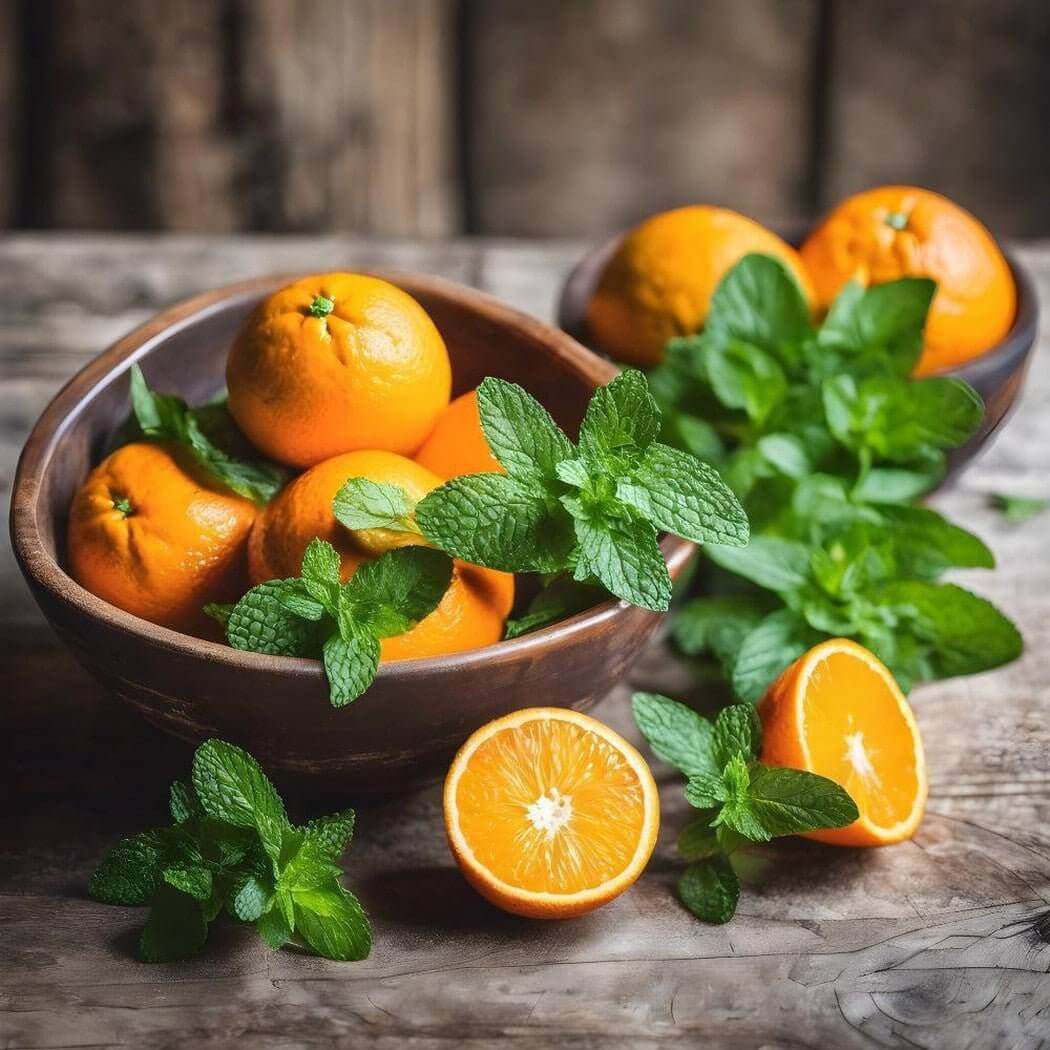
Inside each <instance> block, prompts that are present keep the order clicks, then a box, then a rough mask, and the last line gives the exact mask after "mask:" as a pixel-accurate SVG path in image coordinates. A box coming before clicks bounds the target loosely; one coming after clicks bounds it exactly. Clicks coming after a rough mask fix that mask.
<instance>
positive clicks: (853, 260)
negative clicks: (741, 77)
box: [801, 186, 1017, 375]
mask: <svg viewBox="0 0 1050 1050" xmlns="http://www.w3.org/2000/svg"><path fill="white" fill-rule="evenodd" d="M801 253H802V261H803V262H804V263H805V264H806V268H807V269H808V270H809V273H810V276H811V277H812V279H813V285H814V287H815V289H816V293H817V300H818V303H819V305H820V306H821V307H823V308H827V307H828V306H830V304H831V301H832V300H833V299H834V298H835V296H836V295H837V294H838V292H839V289H841V288H842V286H843V285H844V284H845V283H846V282H847V281H848V280H850V279H851V278H854V277H855V278H857V279H858V280H859V281H861V283H863V284H881V283H882V282H884V281H892V280H894V279H896V278H898V277H930V278H932V279H933V280H935V281H936V282H937V294H936V296H935V297H934V300H933V303H932V305H931V307H930V313H929V317H928V318H927V321H926V336H925V339H924V343H923V352H922V356H921V357H920V358H919V361H918V364H917V365H916V367H915V374H916V375H929V374H930V373H932V372H939V371H942V370H943V369H946V368H951V367H953V366H955V365H959V364H962V363H963V362H964V361H969V360H970V359H971V358H973V357H977V356H979V355H980V354H983V353H984V352H985V351H986V350H988V349H990V348H991V347H993V346H995V344H996V343H998V342H999V341H1000V340H1001V339H1002V338H1003V337H1004V336H1005V335H1006V334H1007V332H1009V330H1010V326H1011V325H1012V324H1013V320H1014V313H1015V311H1016V309H1017V289H1016V287H1015V285H1014V279H1013V275H1012V274H1011V273H1010V266H1009V264H1008V263H1007V261H1006V258H1005V257H1004V256H1003V253H1002V252H1001V251H1000V250H999V246H998V245H997V244H996V243H995V239H994V238H993V237H992V235H991V234H990V233H989V232H988V230H986V229H985V227H984V226H983V225H981V223H980V222H978V221H977V219H975V218H974V217H973V216H972V215H971V214H970V213H969V212H968V211H966V210H965V209H963V208H960V207H959V206H958V205H957V204H953V203H952V202H951V201H950V200H948V199H947V198H946V197H942V196H941V195H940V194H939V193H932V192H931V191H930V190H923V189H918V188H917V187H915V186H880V187H878V188H877V189H873V190H867V191H866V192H864V193H858V194H857V195H856V196H853V197H849V198H847V199H846V200H844V201H843V202H842V203H841V204H839V205H838V207H836V208H835V209H834V210H833V211H832V212H831V214H830V215H828V216H827V217H826V218H825V219H824V220H823V222H821V224H820V225H819V226H818V227H817V228H816V229H815V230H814V231H813V232H812V233H811V234H810V235H809V237H807V238H806V242H805V244H803V245H802V249H801Z"/></svg>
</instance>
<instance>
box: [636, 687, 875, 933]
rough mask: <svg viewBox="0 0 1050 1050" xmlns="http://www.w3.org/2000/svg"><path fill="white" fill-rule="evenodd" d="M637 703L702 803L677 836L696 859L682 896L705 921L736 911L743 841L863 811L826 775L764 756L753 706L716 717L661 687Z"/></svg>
mask: <svg viewBox="0 0 1050 1050" xmlns="http://www.w3.org/2000/svg"><path fill="white" fill-rule="evenodd" d="M631 704H632V709H633V712H634V720H635V722H636V723H637V725H638V728H639V729H640V730H641V732H642V735H643V736H644V737H645V739H646V741H647V742H648V744H649V746H650V747H651V748H652V750H653V751H654V752H655V753H656V754H657V755H658V756H659V757H660V758H663V759H664V760H665V761H667V762H670V763H671V765H673V766H674V767H675V768H676V769H678V770H679V771H680V772H682V773H684V774H685V776H686V777H687V778H688V780H687V783H686V787H685V797H686V800H687V801H688V802H689V804H690V805H691V806H692V807H694V808H695V809H697V810H699V813H698V814H697V816H696V817H695V818H694V819H693V820H692V821H691V822H690V823H689V824H688V825H686V827H685V828H684V829H683V831H682V833H681V835H680V836H679V839H678V850H679V852H680V853H681V855H682V858H683V859H684V860H686V861H688V862H690V863H689V867H687V868H686V870H685V872H684V873H683V874H682V877H681V879H680V880H679V883H678V895H679V897H680V898H681V900H682V902H683V903H684V904H685V906H686V907H687V908H688V909H689V910H690V911H691V912H692V913H693V914H694V915H696V916H697V918H700V919H703V920H704V921H705V922H713V923H723V922H728V921H729V920H730V919H731V918H732V917H733V914H734V913H735V911H736V904H737V900H738V898H739V896H740V883H739V880H738V879H737V876H736V873H735V871H734V870H733V867H732V864H731V863H730V860H729V857H730V854H732V853H733V851H734V850H736V849H737V848H739V847H740V846H741V845H744V844H747V843H762V842H768V841H769V840H770V839H773V838H778V837H780V836H783V835H798V834H801V833H803V832H807V831H816V830H818V829H820V828H841V827H845V826H846V825H848V824H852V823H853V821H854V820H856V819H857V817H858V816H859V813H858V810H857V806H856V804H855V803H854V802H853V800H852V799H851V798H850V797H849V795H848V794H847V793H846V791H844V790H843V789H842V788H841V787H840V786H839V785H838V784H836V783H834V782H833V781H831V780H828V779H827V778H826V777H821V776H817V775H815V774H813V773H807V772H804V771H803V770H799V769H783V768H780V767H776V766H764V765H762V764H761V763H760V762H759V761H758V755H759V754H760V753H761V750H762V727H761V725H760V723H759V721H758V717H757V715H756V714H755V710H754V708H753V707H751V706H750V705H744V704H737V705H734V706H732V707H727V708H725V709H723V710H722V711H721V712H720V713H719V715H718V717H717V719H715V721H714V722H711V721H709V720H708V719H706V718H704V717H702V716H701V715H699V714H697V713H696V712H695V711H694V710H693V709H692V708H690V707H687V706H686V705H685V704H681V703H678V702H677V701H676V700H671V699H669V698H668V697H666V696H661V695H659V694H657V693H635V694H634V696H633V698H632V701H631Z"/></svg>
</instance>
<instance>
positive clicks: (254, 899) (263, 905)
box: [231, 872, 287, 939]
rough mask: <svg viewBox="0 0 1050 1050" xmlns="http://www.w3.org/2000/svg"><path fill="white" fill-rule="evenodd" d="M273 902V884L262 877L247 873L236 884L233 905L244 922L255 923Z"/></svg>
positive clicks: (235, 911) (232, 897)
mask: <svg viewBox="0 0 1050 1050" xmlns="http://www.w3.org/2000/svg"><path fill="white" fill-rule="evenodd" d="M272 900H273V883H272V881H270V880H267V879H264V878H263V877H262V876H260V875H255V874H252V873H250V872H249V873H245V874H243V875H241V876H240V877H239V878H238V879H237V881H236V882H235V883H234V886H233V893H232V896H231V905H232V909H233V913H234V915H236V916H237V918H238V919H240V920H241V921H242V922H255V921H256V919H259V918H260V917H261V916H262V915H263V914H264V913H265V912H266V911H267V910H268V909H269V907H270V905H271V903H272ZM285 939H287V938H285Z"/></svg>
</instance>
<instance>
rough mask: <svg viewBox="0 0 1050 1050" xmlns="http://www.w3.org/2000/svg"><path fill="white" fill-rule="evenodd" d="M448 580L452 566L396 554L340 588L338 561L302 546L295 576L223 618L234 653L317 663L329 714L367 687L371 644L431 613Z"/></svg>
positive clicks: (444, 560) (324, 546)
mask: <svg viewBox="0 0 1050 1050" xmlns="http://www.w3.org/2000/svg"><path fill="white" fill-rule="evenodd" d="M451 579H452V560H451V559H450V558H449V556H448V555H447V554H445V553H443V552H442V551H439V550H435V549H434V548H432V547H422V546H409V547H398V548H395V549H394V550H391V551H387V552H386V553H385V554H382V555H380V556H379V557H378V558H376V559H375V560H374V561H371V562H366V563H365V564H364V565H362V566H360V568H358V569H357V571H356V572H355V573H354V575H353V576H351V577H350V579H349V580H348V581H347V582H346V583H341V582H340V578H339V555H338V553H337V552H336V550H335V549H334V548H333V547H332V545H331V544H329V543H327V542H326V541H324V540H321V539H314V540H312V541H311V542H310V545H309V547H307V549H306V553H305V555H304V556H303V564H302V570H301V575H300V576H299V577H297V578H292V579H287V580H270V581H268V582H267V583H261V584H259V585H258V586H255V587H253V588H252V589H251V590H250V591H248V593H247V594H245V595H244V597H243V598H241V600H240V601H239V602H237V604H236V605H235V606H234V607H233V608H232V609H230V610H227V609H225V608H223V607H218V608H215V607H212V608H210V610H209V611H210V612H211V614H212V615H213V616H215V617H216V618H221V617H225V625H226V638H227V640H228V641H229V643H230V645H232V646H233V647H234V648H235V649H242V650H245V651H248V652H255V653H269V654H270V655H273V656H301V657H308V658H311V659H320V660H321V661H322V662H323V664H324V670H325V676H326V677H327V679H328V689H329V698H330V700H331V703H332V706H333V707H342V706H344V705H346V704H348V703H350V702H351V701H352V700H356V699H357V697H359V696H360V695H361V694H362V693H363V692H364V691H365V690H366V689H367V688H368V687H369V686H370V685H371V684H372V682H373V681H374V680H375V676H376V671H377V670H378V667H379V648H380V647H379V643H380V641H381V640H382V639H383V638H389V637H391V636H393V635H397V634H403V633H404V632H405V631H408V630H410V629H411V628H412V627H414V626H415V625H416V624H417V623H418V622H419V621H420V620H422V619H423V618H424V617H426V616H429V615H430V613H431V612H433V611H434V609H436V608H437V606H438V603H439V602H440V601H441V598H442V596H443V595H444V593H445V591H446V590H448V586H449V583H450V582H451Z"/></svg>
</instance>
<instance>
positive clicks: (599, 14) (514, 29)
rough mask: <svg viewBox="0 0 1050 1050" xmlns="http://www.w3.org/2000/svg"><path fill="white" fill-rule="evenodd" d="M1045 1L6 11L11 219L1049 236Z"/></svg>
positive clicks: (1, 200)
mask: <svg viewBox="0 0 1050 1050" xmlns="http://www.w3.org/2000/svg"><path fill="white" fill-rule="evenodd" d="M1048 44H1050V5H1047V3H1046V2H1045V0H996V2H995V3H988V2H987V0H926V2H925V3H922V4H916V3H913V2H911V0H849V2H848V3H847V2H843V0H702V2H701V0H572V2H571V3H568V2H566V0H178V2H163V0H122V2H120V3H106V2H105V0H0V224H2V225H13V226H16V227H21V228H39V227H44V228H64V229H88V228H90V229H103V230H112V229H168V230H202V231H208V232H219V231H225V230H258V231H263V230H282V231H290V232H307V231H324V230H345V231H353V232H356V233H359V234H383V235H394V236H447V235H452V234H456V233H471V234H498V235H509V234H515V235H522V234H525V235H532V236H566V235H568V236H588V237H590V236H598V235H600V234H603V233H609V232H611V231H612V230H614V229H617V228H619V227H622V226H623V225H625V224H628V223H631V222H634V221H636V220H637V219H639V218H640V217H641V216H643V215H646V214H649V213H651V212H653V211H656V210H658V209H660V208H665V207H671V206H674V205H678V204H685V203H693V202H698V201H710V202H713V203H720V204H725V205H728V206H730V207H735V208H739V209H741V210H744V211H747V212H749V213H751V214H753V215H754V216H755V217H756V218H758V219H759V220H761V221H763V222H766V223H780V222H791V221H793V220H796V219H798V218H802V217H813V216H814V214H815V213H816V212H817V211H821V210H823V209H825V208H827V207H828V206H829V205H830V204H831V203H833V202H834V201H835V200H836V199H837V197H838V196H839V195H841V194H842V193H844V192H847V191H854V190H857V189H859V188H862V187H864V186H866V185H870V184H871V183H872V182H877V181H894V182H899V181H909V182H918V183H920V184H930V185H931V186H932V187H933V188H941V189H943V190H944V191H945V192H947V193H949V194H951V195H953V196H956V197H958V198H959V200H960V201H961V202H962V203H964V204H967V205H969V206H971V207H974V208H976V209H977V210H978V211H979V213H980V214H981V215H982V217H983V218H984V219H985V221H986V222H988V223H989V224H990V225H991V227H992V228H993V229H995V230H996V231H997V232H999V233H1000V234H1002V235H1004V236H1007V235H1015V236H1034V235H1039V236H1045V235H1046V233H1047V229H1048V226H1047V223H1048V221H1050V203H1048V199H1047V194H1045V193H1044V192H1043V188H1044V187H1045V186H1046V184H1047V178H1048V176H1050V143H1048V141H1047V136H1046V135H1045V124H1046V117H1045V99H1046V97H1047V93H1048V91H1050V83H1048V75H1050V74H1048V72H1047V70H1048V68H1050V67H1048V64H1047V62H1046V61H1045V56H1046V53H1047V48H1048Z"/></svg>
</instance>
